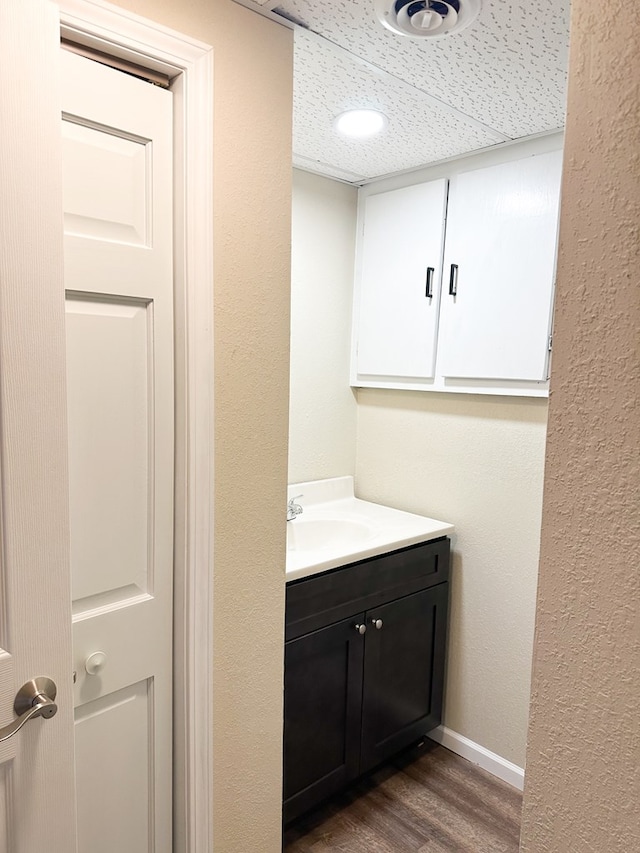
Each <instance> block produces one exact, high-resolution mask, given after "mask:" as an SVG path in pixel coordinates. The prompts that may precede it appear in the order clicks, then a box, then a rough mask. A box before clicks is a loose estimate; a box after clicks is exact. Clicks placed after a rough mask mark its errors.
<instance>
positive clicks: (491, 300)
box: [438, 151, 562, 381]
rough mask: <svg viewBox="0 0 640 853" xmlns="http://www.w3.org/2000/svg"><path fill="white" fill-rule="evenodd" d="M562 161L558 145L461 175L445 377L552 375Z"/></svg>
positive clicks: (455, 191)
mask: <svg viewBox="0 0 640 853" xmlns="http://www.w3.org/2000/svg"><path fill="white" fill-rule="evenodd" d="M561 169H562V155H561V153H560V152H559V151H558V152H555V151H554V152H552V153H550V154H542V155H539V156H537V157H528V158H527V159H526V160H518V161H516V162H513V163H503V164H502V165H500V166H493V167H491V168H487V169H477V170H475V171H473V172H465V173H463V174H460V175H457V176H456V177H455V178H453V179H452V180H451V183H450V186H449V208H448V216H447V242H446V251H445V266H444V280H445V287H444V288H443V296H442V307H441V309H440V333H439V343H438V368H439V372H441V373H442V375H443V376H445V377H459V378H466V379H508V380H514V379H516V380H533V381H536V380H538V381H539V380H545V379H546V378H547V361H548V358H547V353H548V335H549V330H550V310H551V303H552V296H553V282H554V270H555V257H556V231H557V223H558V198H559V187H560V173H561Z"/></svg>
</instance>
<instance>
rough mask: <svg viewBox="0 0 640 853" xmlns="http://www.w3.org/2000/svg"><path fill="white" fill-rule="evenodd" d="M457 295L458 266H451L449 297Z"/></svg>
mask: <svg viewBox="0 0 640 853" xmlns="http://www.w3.org/2000/svg"><path fill="white" fill-rule="evenodd" d="M457 295H458V264H451V272H450V273H449V296H457Z"/></svg>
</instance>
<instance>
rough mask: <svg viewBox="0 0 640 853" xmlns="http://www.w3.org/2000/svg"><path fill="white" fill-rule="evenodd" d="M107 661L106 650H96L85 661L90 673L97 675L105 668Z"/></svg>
mask: <svg viewBox="0 0 640 853" xmlns="http://www.w3.org/2000/svg"><path fill="white" fill-rule="evenodd" d="M106 662H107V656H106V654H105V653H104V652H94V653H93V654H92V655H89V657H88V658H87V659H86V661H85V662H84V668H85V669H86V670H87V674H88V675H97V674H98V673H99V672H100V671H101V670H103V669H104V667H105V664H106Z"/></svg>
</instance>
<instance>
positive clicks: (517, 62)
mask: <svg viewBox="0 0 640 853" xmlns="http://www.w3.org/2000/svg"><path fill="white" fill-rule="evenodd" d="M373 6H374V3H373V0H281V2H280V3H279V5H278V6H276V8H275V10H274V11H276V12H282V13H284V14H285V15H287V16H288V17H290V18H291V19H293V20H295V21H297V22H301V23H303V24H304V25H306V26H307V27H308V28H309V29H310V30H312V31H314V32H316V33H320V34H321V35H322V36H324V37H325V38H326V39H328V40H330V41H332V42H334V43H335V44H338V45H340V46H342V47H343V48H345V49H346V50H348V51H350V52H351V53H353V54H355V55H356V56H359V57H362V58H365V59H366V60H368V61H369V62H371V63H373V64H375V65H377V66H379V67H380V68H384V69H386V71H387V72H389V74H391V75H394V76H396V77H398V78H400V79H402V80H404V81H405V82H407V83H409V84H411V85H412V86H415V87H416V88H417V89H420V90H422V91H423V92H426V93H428V94H430V95H433V96H435V97H436V98H438V99H441V100H442V101H444V102H446V103H447V104H449V105H450V106H451V107H454V108H456V109H457V110H459V111H461V112H462V113H465V114H466V115H468V116H470V117H472V118H474V119H476V120H477V121H479V122H482V123H484V124H486V125H489V126H490V127H491V128H494V129H495V130H497V131H499V132H500V133H502V134H505V135H506V136H509V137H511V138H519V137H521V136H526V135H529V134H533V133H540V132H544V131H548V130H553V129H556V128H560V127H562V126H563V125H564V110H565V97H566V95H565V93H566V67H567V53H568V38H569V36H568V33H569V0H518V2H515V0H514V2H505V0H483V3H482V9H481V12H480V16H479V18H478V19H477V21H475V22H474V23H473V24H472V25H471V26H470V27H469V28H468V29H466V30H464V31H463V32H461V33H454V34H452V35H450V36H447V37H446V38H444V39H441V40H437V41H430V40H428V39H425V40H415V39H408V38H403V37H402V36H396V35H395V34H393V33H391V32H389V31H388V30H386V29H385V28H384V27H383V26H382V25H381V24H380V23H379V22H378V21H377V19H376V18H375V15H374V12H373ZM300 65H301V63H300V60H299V58H298V59H297V61H296V74H298V73H300ZM310 82H313V81H310V80H309V76H308V75H307V76H306V79H305V82H304V95H305V97H309V96H311V97H318V98H320V97H322V92H321V89H322V88H323V87H324V85H325V80H324V78H323V77H322V76H319V77H317V78H316V80H315V82H314V85H312V86H310ZM298 83H299V81H298V80H297V78H296V86H298ZM330 85H333V84H332V83H330ZM314 91H315V93H316V94H315V96H314V95H313V94H312V93H313V92H314ZM299 100H300V99H298V100H297V104H296V105H297V106H298V105H299Z"/></svg>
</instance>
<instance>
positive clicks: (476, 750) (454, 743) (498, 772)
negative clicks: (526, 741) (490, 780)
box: [428, 726, 524, 791]
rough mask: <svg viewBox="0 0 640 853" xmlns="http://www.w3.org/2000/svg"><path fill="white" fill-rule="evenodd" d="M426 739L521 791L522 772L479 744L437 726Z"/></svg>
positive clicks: (522, 786) (520, 768) (522, 783)
mask: <svg viewBox="0 0 640 853" xmlns="http://www.w3.org/2000/svg"><path fill="white" fill-rule="evenodd" d="M428 737H430V738H431V740H435V741H436V743H439V744H442V746H445V747H446V748H447V749H450V750H451V752H455V753H456V755H460V756H461V757H462V758H466V759H467V760H468V761H471V762H473V764H477V765H478V766H479V767H482V769H483V770H486V771H487V772H488V773H491V774H492V775H493V776H497V777H498V779H502V781H503V782H508V784H509V785H512V786H513V787H514V788H517V789H518V790H519V791H522V790H523V788H524V770H523V768H522V767H518V765H517V764H512V763H511V762H510V761H507V759H506V758H502V757H501V756H500V755H496V753H495V752H490V751H489V750H488V749H485V748H484V746H480V744H479V743H474V742H473V741H472V740H469V738H466V737H464V735H459V734H458V732H454V731H452V730H451V729H448V728H447V727H446V726H438V728H437V729H433V731H430V732H429V734H428Z"/></svg>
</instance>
